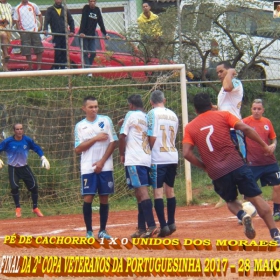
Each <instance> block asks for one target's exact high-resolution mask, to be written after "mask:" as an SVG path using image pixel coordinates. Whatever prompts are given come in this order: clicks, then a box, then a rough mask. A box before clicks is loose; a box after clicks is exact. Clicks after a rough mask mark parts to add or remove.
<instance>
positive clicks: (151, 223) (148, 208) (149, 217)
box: [141, 199, 156, 228]
mask: <svg viewBox="0 0 280 280" xmlns="http://www.w3.org/2000/svg"><path fill="white" fill-rule="evenodd" d="M141 207H142V211H143V216H144V217H145V221H146V223H147V225H148V228H151V227H155V226H156V223H155V219H154V215H153V204H152V200H151V199H145V200H143V201H142V202H141Z"/></svg>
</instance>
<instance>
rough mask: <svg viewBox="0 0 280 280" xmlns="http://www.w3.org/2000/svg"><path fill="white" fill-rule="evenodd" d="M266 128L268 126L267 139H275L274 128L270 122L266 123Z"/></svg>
mask: <svg viewBox="0 0 280 280" xmlns="http://www.w3.org/2000/svg"><path fill="white" fill-rule="evenodd" d="M268 126H269V136H268V137H269V139H270V140H273V139H275V138H276V133H275V130H274V127H273V125H272V123H271V121H269V122H268Z"/></svg>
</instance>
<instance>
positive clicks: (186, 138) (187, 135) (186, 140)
mask: <svg viewBox="0 0 280 280" xmlns="http://www.w3.org/2000/svg"><path fill="white" fill-rule="evenodd" d="M182 142H183V144H186V143H188V144H191V145H192V146H194V142H193V139H192V137H191V135H190V133H189V130H188V125H186V127H185V131H184V138H183V141H182Z"/></svg>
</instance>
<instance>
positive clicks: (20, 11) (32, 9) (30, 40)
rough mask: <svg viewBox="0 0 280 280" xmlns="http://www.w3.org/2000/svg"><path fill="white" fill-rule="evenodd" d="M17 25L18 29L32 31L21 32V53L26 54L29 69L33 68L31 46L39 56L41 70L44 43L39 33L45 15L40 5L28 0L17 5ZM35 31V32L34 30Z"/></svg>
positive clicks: (23, 0)
mask: <svg viewBox="0 0 280 280" xmlns="http://www.w3.org/2000/svg"><path fill="white" fill-rule="evenodd" d="M37 17H38V19H39V27H38V25H37ZM13 19H14V20H15V23H16V27H17V29H18V30H22V31H30V32H28V33H27V32H20V38H21V44H22V47H21V53H22V55H25V56H26V60H27V62H28V68H29V70H32V60H31V48H32V47H33V51H34V53H35V54H36V56H37V70H41V62H42V53H43V51H44V50H43V44H42V42H41V37H40V34H39V33H35V32H38V31H41V29H42V25H43V16H42V14H41V12H40V9H39V7H38V6H37V5H36V4H34V3H32V2H29V1H28V0H22V1H21V3H20V4H19V5H17V6H16V8H15V12H14V17H13ZM32 31H33V32H32Z"/></svg>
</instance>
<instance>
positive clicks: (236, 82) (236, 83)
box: [231, 78, 241, 88]
mask: <svg viewBox="0 0 280 280" xmlns="http://www.w3.org/2000/svg"><path fill="white" fill-rule="evenodd" d="M231 82H232V85H233V88H237V87H239V86H241V81H240V80H238V79H236V78H233V79H232V80H231Z"/></svg>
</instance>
